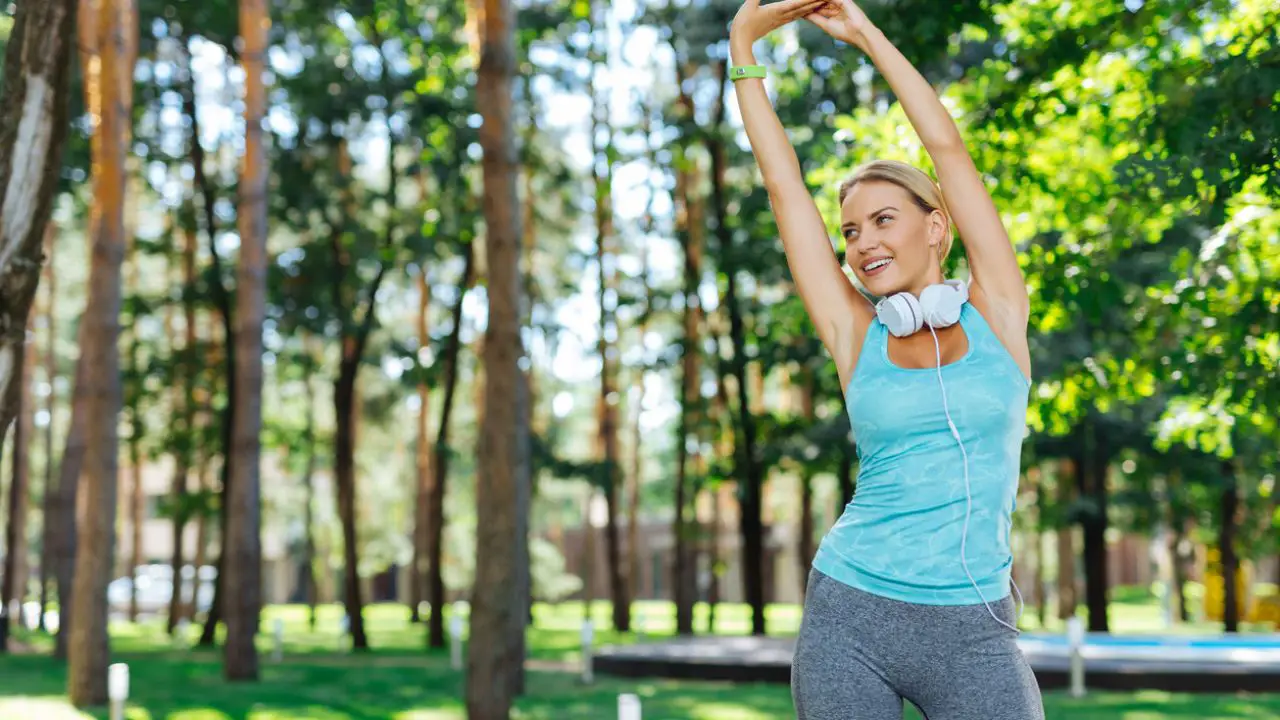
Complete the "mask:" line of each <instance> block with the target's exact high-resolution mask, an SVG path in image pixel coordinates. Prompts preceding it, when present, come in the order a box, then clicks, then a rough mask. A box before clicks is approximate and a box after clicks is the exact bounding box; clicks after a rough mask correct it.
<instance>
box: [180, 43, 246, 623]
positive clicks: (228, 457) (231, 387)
mask: <svg viewBox="0 0 1280 720" xmlns="http://www.w3.org/2000/svg"><path fill="white" fill-rule="evenodd" d="M183 55H184V59H185V61H186V65H187V67H186V77H187V81H186V82H184V83H183V85H182V93H183V108H184V111H185V113H186V115H187V118H188V119H189V120H190V127H191V147H190V155H191V167H192V172H193V176H194V182H195V187H196V189H197V190H198V191H199V193H200V197H201V199H202V203H201V211H202V213H203V214H204V229H205V234H206V236H207V237H208V241H209V256H210V261H211V263H212V265H213V269H212V273H211V274H212V276H213V284H212V286H211V290H212V291H213V292H212V294H213V300H214V304H215V305H216V306H217V307H218V313H219V315H220V316H221V318H222V334H223V339H224V346H225V347H224V352H223V357H224V361H223V364H222V367H223V371H224V373H225V378H226V380H225V386H226V393H227V403H226V405H225V406H224V407H223V410H222V418H221V429H222V438H221V439H222V470H221V477H222V489H221V492H220V503H219V507H220V508H223V509H224V510H223V511H221V512H219V514H218V535H219V538H218V559H217V560H216V561H214V567H215V568H216V576H215V580H214V584H213V602H212V604H211V606H210V608H209V613H208V615H207V616H206V617H205V623H204V629H203V630H202V631H201V633H200V640H199V642H198V645H199V646H200V647H213V642H214V638H215V637H216V634H217V630H218V623H219V622H220V621H221V619H222V612H223V605H224V598H223V595H224V593H225V590H226V587H225V586H226V574H227V573H226V570H227V568H226V555H227V536H228V529H227V520H228V513H227V512H226V511H225V508H228V507H230V505H231V503H230V498H231V494H230V493H231V483H232V473H233V466H234V465H235V459H234V456H235V453H234V448H233V447H232V428H234V427H235V425H236V413H237V408H236V393H235V388H236V386H237V382H236V362H235V358H236V357H238V351H237V349H236V347H237V343H236V326H235V316H234V314H233V308H232V306H231V292H230V291H229V290H228V289H227V286H226V284H225V282H226V281H225V279H224V273H223V269H222V256H221V255H219V254H218V242H217V238H218V226H217V219H216V216H215V214H214V207H215V205H216V200H215V198H214V195H213V185H212V184H211V183H210V182H209V177H208V175H206V174H205V171H204V146H203V145H201V144H200V116H199V113H198V112H197V111H196V110H197V108H196V97H195V88H194V75H193V71H192V69H191V53H190V50H189V49H187V50H186V51H185V52H184V53H183Z"/></svg>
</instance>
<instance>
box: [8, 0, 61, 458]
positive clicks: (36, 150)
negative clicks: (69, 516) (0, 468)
mask: <svg viewBox="0 0 1280 720" xmlns="http://www.w3.org/2000/svg"><path fill="white" fill-rule="evenodd" d="M75 16H76V0H49V1H48V2H39V3H30V2H27V3H19V4H18V7H17V13H16V15H15V16H14V23H13V29H12V31H11V33H10V36H9V42H8V45H7V47H6V48H5V56H4V78H3V82H4V91H3V95H2V96H0V97H3V102H0V437H2V436H3V435H4V433H6V432H8V429H9V424H10V422H12V420H13V418H14V416H15V406H16V404H17V402H18V383H17V382H16V381H17V380H18V377H17V376H16V375H15V373H16V372H17V369H18V367H19V361H18V357H19V354H20V353H21V352H22V347H21V346H22V342H20V341H21V340H23V339H24V338H25V332H24V329H25V328H26V325H27V315H28V313H29V312H30V308H31V301H32V299H33V298H34V297H35V293H36V286H37V285H38V284H39V281H40V268H41V265H42V262H43V258H42V256H41V250H40V244H41V242H42V241H43V240H44V232H45V225H46V224H47V223H48V222H49V215H50V214H51V213H52V212H53V198H54V193H55V191H56V189H57V184H58V168H59V167H60V166H61V163H62V150H63V146H64V145H65V142H66V134H67V127H68V123H67V96H68V88H69V78H70V72H69V67H70V64H71V57H70V50H71V45H72V41H73V36H72V32H73V29H74V28H75Z"/></svg>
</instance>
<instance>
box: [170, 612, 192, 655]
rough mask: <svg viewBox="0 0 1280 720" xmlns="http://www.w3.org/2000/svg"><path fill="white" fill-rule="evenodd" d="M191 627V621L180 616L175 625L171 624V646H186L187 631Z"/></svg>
mask: <svg viewBox="0 0 1280 720" xmlns="http://www.w3.org/2000/svg"><path fill="white" fill-rule="evenodd" d="M190 628H191V621H190V620H188V619H186V618H182V619H181V620H179V621H178V624H177V625H174V626H173V646H174V647H176V648H178V649H185V648H186V647H187V631H188V630H189V629H190Z"/></svg>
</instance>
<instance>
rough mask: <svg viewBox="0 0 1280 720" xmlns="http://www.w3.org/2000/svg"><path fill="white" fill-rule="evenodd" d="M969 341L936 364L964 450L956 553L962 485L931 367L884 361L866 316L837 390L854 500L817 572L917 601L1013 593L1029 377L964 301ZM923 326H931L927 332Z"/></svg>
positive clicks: (822, 551)
mask: <svg viewBox="0 0 1280 720" xmlns="http://www.w3.org/2000/svg"><path fill="white" fill-rule="evenodd" d="M960 326H961V327H962V328H963V329H964V333H965V336H966V337H967V339H968V346H969V347H968V350H967V351H966V352H965V354H964V356H963V357H961V358H960V359H959V360H957V361H955V362H953V363H949V364H947V365H943V366H942V378H943V382H944V383H945V385H946V393H947V406H948V408H949V409H950V411H951V419H952V420H953V421H954V422H955V426H956V429H957V430H958V431H959V434H960V437H961V439H962V440H963V442H964V449H965V452H967V453H968V456H969V486H970V489H971V494H972V499H973V502H972V507H971V511H970V516H969V529H968V533H967V536H966V537H967V539H966V542H965V558H966V559H967V561H968V566H969V575H972V576H973V580H974V582H976V583H977V586H978V588H981V590H982V595H981V596H979V594H978V591H977V590H976V589H975V588H974V586H973V583H971V582H970V581H969V575H966V574H965V568H964V565H962V564H961V562H960V536H961V530H962V529H963V528H964V518H965V504H966V503H965V482H964V465H963V456H962V455H961V451H960V446H959V444H958V443H957V442H956V439H955V437H954V436H953V435H952V434H951V431H950V429H949V428H948V427H947V417H946V414H945V413H944V412H943V404H942V389H941V387H940V386H939V384H938V371H937V369H936V368H934V367H930V368H922V369H915V368H903V367H899V366H897V365H894V364H893V363H892V362H891V361H890V360H889V350H888V337H889V331H888V329H887V328H885V326H884V324H883V323H881V322H880V321H879V320H878V319H876V320H873V321H872V323H871V325H870V327H869V328H868V330H867V335H866V338H865V340H864V341H863V345H862V351H861V354H860V355H859V356H858V364H857V367H856V369H855V370H854V374H853V377H852V378H851V380H850V382H849V387H848V389H847V391H846V393H845V404H846V408H847V409H848V412H849V419H850V421H851V422H852V425H853V432H854V438H855V439H856V442H857V451H858V459H859V469H858V485H857V490H856V491H855V493H854V497H853V500H852V501H850V503H849V504H848V505H847V506H846V507H845V510H844V513H843V514H842V515H841V517H840V519H839V520H838V521H837V522H836V524H835V525H834V526H833V527H832V528H831V530H830V531H828V533H827V535H826V537H824V538H823V540H822V543H821V544H820V546H819V549H818V552H817V554H816V556H815V557H814V561H813V565H814V567H815V568H816V569H818V570H819V571H821V572H822V573H824V574H826V575H828V576H830V577H832V578H834V579H836V580H838V581H840V582H843V583H845V584H848V585H851V586H853V587H855V588H858V589H860V590H863V591H865V592H869V593H873V594H877V595H881V596H884V597H889V598H893V599H895V600H901V601H904V602H912V603H919V604H924V605H966V604H971V603H980V602H982V601H983V598H985V599H986V601H987V602H992V601H995V600H999V599H1002V598H1004V597H1005V596H1006V595H1007V594H1008V593H1009V574H1010V568H1011V566H1012V564H1013V556H1012V553H1011V552H1010V550H1009V534H1010V530H1011V528H1012V514H1013V510H1014V505H1015V502H1016V494H1017V486H1018V473H1019V468H1020V458H1021V449H1022V441H1023V438H1024V436H1025V434H1026V413H1027V397H1028V393H1029V391H1030V383H1029V382H1028V381H1027V378H1026V376H1025V375H1023V373H1022V369H1021V368H1019V367H1018V364H1017V363H1016V362H1015V361H1014V359H1013V357H1012V356H1011V355H1010V354H1009V353H1008V351H1007V350H1006V349H1005V347H1004V345H1002V344H1001V343H1000V340H999V338H997V337H996V335H995V333H994V332H993V331H992V330H991V327H990V326H989V325H988V324H987V322H986V320H985V319H983V317H982V314H981V313H980V312H978V310H977V309H975V308H974V307H973V306H972V305H971V304H969V303H965V304H964V306H963V308H962V310H961V313H960ZM926 332H927V331H926Z"/></svg>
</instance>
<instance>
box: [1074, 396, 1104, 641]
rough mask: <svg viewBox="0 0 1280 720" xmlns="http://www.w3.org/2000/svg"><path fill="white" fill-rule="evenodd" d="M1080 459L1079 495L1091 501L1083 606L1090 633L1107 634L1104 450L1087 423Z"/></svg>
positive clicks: (1094, 427)
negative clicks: (1086, 608) (1087, 609)
mask: <svg viewBox="0 0 1280 720" xmlns="http://www.w3.org/2000/svg"><path fill="white" fill-rule="evenodd" d="M1083 432H1084V443H1083V447H1082V448H1081V449H1080V450H1081V452H1082V455H1081V457H1079V458H1078V459H1077V460H1076V467H1077V469H1078V472H1079V473H1080V480H1081V482H1082V485H1081V487H1080V492H1081V494H1083V495H1085V496H1086V497H1088V498H1089V499H1090V501H1091V503H1090V508H1089V510H1088V512H1087V514H1086V515H1085V517H1084V520H1083V524H1084V570H1085V604H1086V605H1087V606H1088V608H1089V631H1090V632H1109V629H1108V622H1107V466H1108V457H1107V447H1106V443H1105V441H1104V439H1103V438H1101V437H1099V436H1098V428H1097V425H1096V424H1095V423H1094V422H1092V421H1086V422H1085V425H1084V428H1083Z"/></svg>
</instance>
